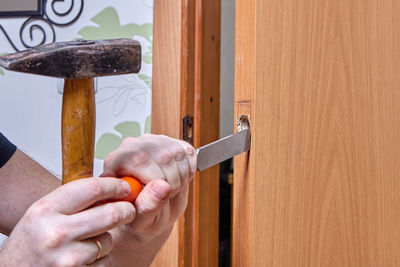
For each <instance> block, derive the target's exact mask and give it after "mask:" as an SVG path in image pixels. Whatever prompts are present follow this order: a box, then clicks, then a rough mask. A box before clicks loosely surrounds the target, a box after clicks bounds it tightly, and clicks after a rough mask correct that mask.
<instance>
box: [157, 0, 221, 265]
mask: <svg viewBox="0 0 400 267" xmlns="http://www.w3.org/2000/svg"><path fill="white" fill-rule="evenodd" d="M154 12H155V13H154V52H153V53H154V59H153V60H154V61H153V111H152V114H153V115H152V132H153V133H158V134H166V135H169V136H172V137H175V138H182V137H183V136H182V121H183V118H184V117H185V116H193V117H194V121H195V123H194V126H193V139H194V145H195V146H196V147H198V146H200V145H203V144H206V143H208V142H211V141H214V140H216V139H218V137H219V129H218V127H219V61H220V59H219V56H220V2H219V1H213V0H196V1H185V0H180V1H168V2H167V1H155V2H154ZM218 178H219V168H218V167H214V168H212V169H210V170H208V171H206V172H203V173H200V174H197V175H196V178H195V181H194V182H193V183H192V184H191V188H190V196H189V203H188V208H187V210H186V212H185V214H184V216H182V217H181V218H180V220H179V223H178V224H177V225H176V226H175V230H174V232H173V233H172V235H171V237H170V239H169V241H168V243H167V244H166V245H165V246H164V248H163V249H162V251H161V252H160V253H159V254H158V256H157V258H156V260H155V262H154V263H153V265H152V266H178V265H179V266H217V265H218V227H219V225H218V212H219V179H218Z"/></svg>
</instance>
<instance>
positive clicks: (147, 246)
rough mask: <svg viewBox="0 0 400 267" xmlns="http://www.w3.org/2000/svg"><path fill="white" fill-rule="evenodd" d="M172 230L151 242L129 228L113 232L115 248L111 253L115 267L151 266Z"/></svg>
mask: <svg viewBox="0 0 400 267" xmlns="http://www.w3.org/2000/svg"><path fill="white" fill-rule="evenodd" d="M171 231H172V228H171V229H168V230H167V231H165V232H163V233H161V234H159V235H158V236H156V237H154V238H152V239H151V240H144V239H142V238H141V237H139V236H137V235H135V234H134V233H132V232H131V230H130V229H129V227H128V226H122V227H120V228H118V230H117V229H114V230H112V231H111V234H112V236H113V242H114V248H113V250H112V251H111V253H110V257H111V259H112V263H113V266H116V267H130V266H135V267H147V266H150V264H151V262H152V261H153V259H154V257H155V256H156V254H157V252H158V251H159V250H160V248H161V247H162V245H163V244H164V243H165V241H166V240H167V239H168V237H169V235H170V233H171Z"/></svg>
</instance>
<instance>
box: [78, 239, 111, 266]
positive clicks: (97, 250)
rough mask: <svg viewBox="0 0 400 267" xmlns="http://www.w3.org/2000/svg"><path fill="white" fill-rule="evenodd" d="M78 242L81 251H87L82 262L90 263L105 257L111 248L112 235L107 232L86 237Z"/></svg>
mask: <svg viewBox="0 0 400 267" xmlns="http://www.w3.org/2000/svg"><path fill="white" fill-rule="evenodd" d="M79 243H80V244H81V246H82V250H81V251H87V252H88V253H86V257H85V258H84V259H83V260H84V261H83V263H84V264H92V263H94V262H95V261H97V260H99V259H101V258H103V257H105V256H106V255H108V254H109V253H110V252H111V250H112V248H113V243H112V236H111V234H110V233H108V232H106V233H103V234H101V235H98V236H96V237H93V238H89V239H86V240H84V241H81V242H79ZM83 249H85V250H83Z"/></svg>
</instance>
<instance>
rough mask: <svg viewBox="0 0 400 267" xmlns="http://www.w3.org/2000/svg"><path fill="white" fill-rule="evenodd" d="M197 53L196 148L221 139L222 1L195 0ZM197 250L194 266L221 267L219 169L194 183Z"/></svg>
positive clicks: (195, 52) (215, 167) (195, 90)
mask: <svg viewBox="0 0 400 267" xmlns="http://www.w3.org/2000/svg"><path fill="white" fill-rule="evenodd" d="M195 2H196V9H195V51H194V56H195V60H194V96H195V98H194V107H195V113H194V114H195V116H194V145H195V147H196V148H198V147H200V146H202V145H206V144H208V143H210V142H213V141H215V140H217V139H218V138H219V106H220V105H219V103H220V45H221V41H220V39H221V38H220V35H221V33H220V31H221V29H220V25H221V1H215V0H196V1H195ZM193 210H194V220H193V224H194V231H193V240H194V242H195V246H196V250H195V251H194V253H193V259H194V260H193V262H194V265H192V266H204V267H208V266H218V253H219V242H218V240H219V238H218V234H219V166H214V167H212V168H209V169H207V170H205V171H202V172H199V173H198V174H197V175H196V177H195V179H194V181H193Z"/></svg>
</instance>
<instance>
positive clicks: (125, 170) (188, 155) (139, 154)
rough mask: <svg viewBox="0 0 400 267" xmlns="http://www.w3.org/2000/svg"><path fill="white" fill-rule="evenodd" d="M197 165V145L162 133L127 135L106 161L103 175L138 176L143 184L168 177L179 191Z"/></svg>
mask: <svg viewBox="0 0 400 267" xmlns="http://www.w3.org/2000/svg"><path fill="white" fill-rule="evenodd" d="M196 168H197V155H196V153H195V150H194V148H193V147H192V146H191V145H190V144H188V143H186V142H184V141H180V140H176V139H173V138H169V137H166V136H162V135H143V136H141V137H138V138H127V139H125V140H124V142H123V144H122V145H121V146H120V147H119V148H118V149H117V150H116V151H114V152H113V153H111V154H110V155H109V156H108V157H107V158H106V160H105V162H104V174H103V175H115V176H117V177H122V176H135V177H137V178H138V179H139V180H140V181H141V182H142V183H143V184H147V183H149V182H150V181H152V180H157V179H164V180H166V181H167V182H168V183H169V184H170V186H171V188H172V190H173V192H175V193H176V192H178V191H179V190H180V188H182V187H184V186H185V185H186V184H187V183H188V182H189V181H190V179H191V178H192V177H193V175H194V173H195V171H196Z"/></svg>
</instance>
